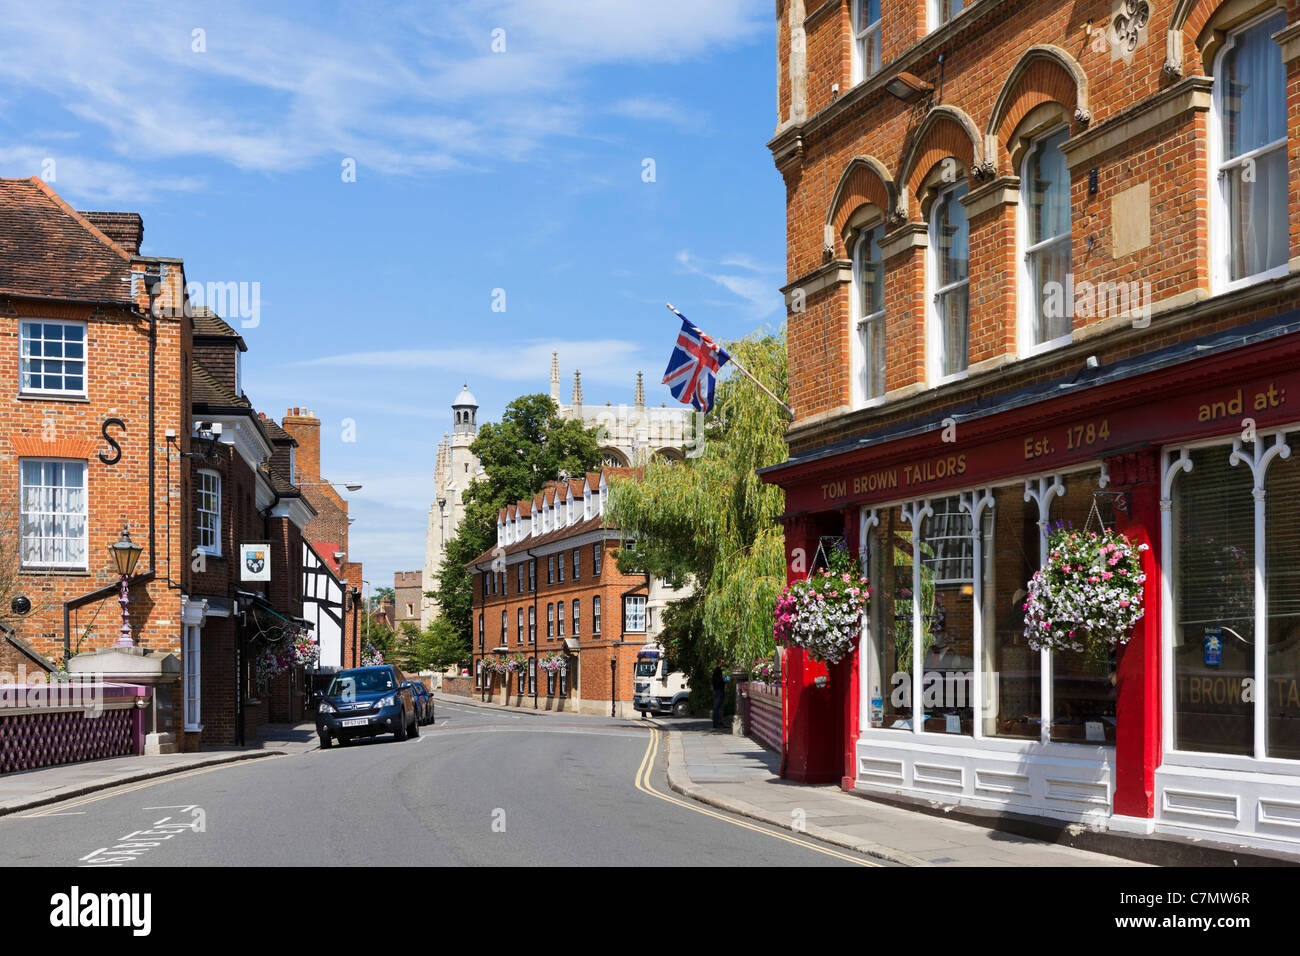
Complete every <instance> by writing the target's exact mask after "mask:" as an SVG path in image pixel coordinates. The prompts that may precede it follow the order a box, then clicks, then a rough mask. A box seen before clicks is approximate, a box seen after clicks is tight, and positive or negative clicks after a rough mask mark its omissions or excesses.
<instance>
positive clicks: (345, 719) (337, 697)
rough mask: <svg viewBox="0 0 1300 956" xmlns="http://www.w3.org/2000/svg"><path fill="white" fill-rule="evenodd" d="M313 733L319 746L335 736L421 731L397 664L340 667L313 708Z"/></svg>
mask: <svg viewBox="0 0 1300 956" xmlns="http://www.w3.org/2000/svg"><path fill="white" fill-rule="evenodd" d="M316 733H317V734H318V735H319V737H320V745H321V747H322V748H325V747H329V746H330V745H331V744H332V743H333V742H334V741H335V740H337V741H338V742H339V743H341V744H347V743H350V742H351V741H352V740H353V739H355V738H357V737H375V736H378V735H379V734H392V735H393V737H394V738H396V739H397V740H406V739H407V737H418V736H419V735H420V720H419V714H418V713H417V711H416V702H415V694H414V693H412V691H411V688H410V686H409V684H406V683H405V682H403V681H402V678H401V675H400V674H399V673H398V671H397V668H395V667H393V666H391V665H388V664H385V665H382V666H380V667H358V668H355V669H354V670H347V671H339V672H338V673H337V674H336V675H334V680H332V681H331V682H330V685H329V688H328V689H326V690H325V692H324V693H323V694H322V695H321V698H320V706H319V707H318V708H317V709H316Z"/></svg>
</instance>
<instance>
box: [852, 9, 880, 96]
mask: <svg viewBox="0 0 1300 956" xmlns="http://www.w3.org/2000/svg"><path fill="white" fill-rule="evenodd" d="M879 69H880V0H853V82H854V83H861V82H862V81H863V80H865V79H866V78H867V77H869V76H871V74H873V73H875V72H877V71H878V70H879Z"/></svg>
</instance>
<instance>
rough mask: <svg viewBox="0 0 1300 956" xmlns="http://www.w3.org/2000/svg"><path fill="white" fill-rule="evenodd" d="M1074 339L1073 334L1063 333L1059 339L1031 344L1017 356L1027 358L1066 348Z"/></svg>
mask: <svg viewBox="0 0 1300 956" xmlns="http://www.w3.org/2000/svg"><path fill="white" fill-rule="evenodd" d="M1073 341H1074V336H1073V335H1063V336H1061V337H1060V338H1059V339H1052V340H1051V341H1049V342H1040V343H1039V344H1037V345H1031V346H1029V347H1027V348H1025V349H1024V350H1023V351H1021V353H1020V354H1019V355H1018V356H1017V358H1020V359H1027V358H1033V357H1034V356H1035V355H1043V354H1044V353H1046V352H1052V351H1055V350H1056V349H1059V348H1064V347H1065V346H1067V345H1069V344H1070V343H1071V342H1073Z"/></svg>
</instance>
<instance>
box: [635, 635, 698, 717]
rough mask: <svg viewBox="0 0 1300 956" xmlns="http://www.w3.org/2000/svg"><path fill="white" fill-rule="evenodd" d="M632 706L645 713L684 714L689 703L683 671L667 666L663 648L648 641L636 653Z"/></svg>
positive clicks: (680, 715) (677, 715)
mask: <svg viewBox="0 0 1300 956" xmlns="http://www.w3.org/2000/svg"><path fill="white" fill-rule="evenodd" d="M633 673H634V675H635V676H634V677H633V682H632V707H633V709H635V710H638V711H640V712H641V713H642V714H643V715H644V714H672V715H673V716H674V717H685V716H686V713H687V710H688V709H689V707H690V704H689V700H690V696H691V688H690V684H689V683H687V680H686V674H685V673H684V672H682V671H676V670H669V669H668V659H667V657H666V656H665V654H664V649H663V648H662V647H660V646H659V645H658V644H647V645H645V647H643V648H641V650H639V651H637V654H636V670H635V671H634V672H633Z"/></svg>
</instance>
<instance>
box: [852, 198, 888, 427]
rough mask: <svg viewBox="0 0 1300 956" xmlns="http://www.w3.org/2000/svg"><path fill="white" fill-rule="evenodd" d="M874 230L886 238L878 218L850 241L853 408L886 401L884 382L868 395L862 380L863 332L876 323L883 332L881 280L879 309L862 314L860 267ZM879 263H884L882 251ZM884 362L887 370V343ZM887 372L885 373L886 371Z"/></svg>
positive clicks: (864, 346) (865, 362)
mask: <svg viewBox="0 0 1300 956" xmlns="http://www.w3.org/2000/svg"><path fill="white" fill-rule="evenodd" d="M877 229H879V230H880V239H882V240H883V239H884V238H885V234H884V223H883V222H881V221H879V220H877V221H875V222H873V223H871V225H870V226H867V227H865V228H863V229H860V230H858V234H857V235H856V236H855V237H854V240H853V282H852V291H851V293H850V298H851V300H852V301H851V302H850V303H849V322H850V329H851V331H852V335H851V336H850V343H849V358H850V368H851V369H852V385H851V387H852V394H851V396H850V397H851V400H852V405H853V407H854V408H870V407H871V406H873V405H879V404H881V403H883V402H884V400H885V389H886V383H885V382H884V381H882V382H880V383H879V392H880V394H879V395H870V396H869V395H867V394H866V389H865V388H864V387H863V386H864V382H863V379H864V378H865V377H866V371H867V357H868V352H869V350H868V349H867V343H866V338H865V335H866V332H867V330H868V327H869V326H871V325H876V326H878V328H879V332H880V334H881V335H882V336H883V335H884V334H885V313H886V308H885V306H884V304H883V303H884V289H883V282H882V289H881V302H882V305H881V308H880V309H878V310H877V311H875V312H872V313H871V314H870V315H865V316H864V315H863V314H862V270H863V267H864V265H865V262H866V255H867V251H868V250H869V249H870V247H871V241H870V239H871V234H872V233H873V232H875V231H876V230H877ZM881 265H882V267H883V265H884V259H883V254H882V259H881ZM885 361H886V369H888V361H889V344H888V341H886V343H885ZM886 375H887V372H886Z"/></svg>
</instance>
